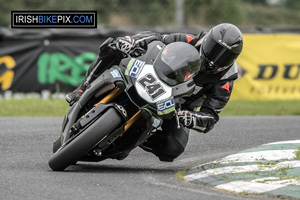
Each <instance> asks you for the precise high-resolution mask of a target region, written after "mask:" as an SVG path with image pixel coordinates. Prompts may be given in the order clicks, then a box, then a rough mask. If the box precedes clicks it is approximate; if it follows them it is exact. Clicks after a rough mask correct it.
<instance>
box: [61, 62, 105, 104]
mask: <svg viewBox="0 0 300 200" xmlns="http://www.w3.org/2000/svg"><path fill="white" fill-rule="evenodd" d="M101 62H102V60H101V59H100V58H99V57H98V58H97V59H96V60H95V61H94V62H93V63H92V64H91V66H90V68H89V70H88V71H87V73H86V74H85V78H84V80H83V81H82V83H81V84H80V85H79V86H78V87H77V88H76V89H75V90H74V91H73V92H71V93H68V94H67V95H66V97H65V99H66V101H67V102H68V103H69V104H70V106H72V105H73V104H74V103H75V102H77V101H78V100H79V99H80V97H81V96H82V94H83V93H84V92H85V90H86V89H87V88H88V86H89V85H90V84H91V83H92V82H93V81H94V80H95V79H96V78H97V77H98V76H97V75H96V72H97V71H99V70H100V69H99V68H101V66H100V64H101Z"/></svg>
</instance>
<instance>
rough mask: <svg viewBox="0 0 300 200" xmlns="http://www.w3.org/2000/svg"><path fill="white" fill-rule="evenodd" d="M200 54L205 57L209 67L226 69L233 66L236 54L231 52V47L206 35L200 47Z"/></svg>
mask: <svg viewBox="0 0 300 200" xmlns="http://www.w3.org/2000/svg"><path fill="white" fill-rule="evenodd" d="M200 53H201V54H203V56H205V58H206V59H207V61H208V62H209V64H210V65H211V66H215V67H219V68H226V67H229V66H230V65H232V64H233V62H234V60H235V59H236V58H237V57H238V54H236V53H234V52H232V51H231V47H230V46H228V45H227V44H225V43H223V42H222V41H221V40H219V41H215V40H214V39H213V38H212V36H211V34H207V37H206V38H205V39H204V42H203V44H202V45H201V50H200Z"/></svg>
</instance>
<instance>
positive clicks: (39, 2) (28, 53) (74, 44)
mask: <svg viewBox="0 0 300 200" xmlns="http://www.w3.org/2000/svg"><path fill="white" fill-rule="evenodd" d="M0 5H1V6H0V100H1V99H2V103H4V100H6V99H12V98H14V99H24V98H28V97H40V96H41V97H42V98H45V99H49V98H50V99H51V98H52V99H53V98H60V99H63V98H64V96H65V93H67V92H70V91H73V90H74V89H75V88H76V87H77V86H78V85H79V84H80V83H81V81H82V80H83V78H84V74H85V72H86V71H87V69H88V68H89V65H90V63H91V62H92V61H93V60H94V59H95V58H96V56H97V54H98V53H99V46H100V45H101V44H102V42H103V41H105V40H106V39H107V38H108V37H118V36H125V35H133V34H136V33H139V32H140V31H146V30H150V31H155V32H158V33H161V34H168V33H173V32H181V33H189V34H194V35H197V34H199V33H200V32H201V31H208V30H210V28H212V27H213V26H215V25H217V24H220V23H232V24H235V25H237V26H238V27H239V28H240V29H241V31H242V33H243V36H244V48H243V52H242V54H241V55H240V56H239V58H238V59H237V63H238V65H239V77H240V78H239V80H237V81H236V83H235V85H234V90H233V94H232V97H231V99H232V100H233V101H237V102H234V103H235V105H236V104H239V103H240V105H241V107H243V106H244V105H245V102H242V101H248V102H246V104H247V105H252V107H251V108H249V110H250V109H253V106H254V105H262V106H261V107H260V108H259V109H262V107H267V106H270V107H272V106H273V108H274V105H278V102H280V103H281V102H283V104H281V105H280V106H279V107H278V109H277V111H276V112H274V113H273V114H285V112H282V111H285V110H290V111H289V112H288V114H300V109H295V105H299V104H300V103H299V102H300V101H299V100H300V56H299V55H300V35H299V33H300V23H299V22H300V1H299V0H151V1H146V0H85V1H82V0H64V1H61V0H48V1H44V0H9V1H7V0H0ZM64 10H65V11H76V10H78V11H85V10H90V11H97V23H98V27H97V29H11V28H10V27H11V11H64ZM249 101H251V102H249ZM257 101H260V102H259V104H258V103H257ZM262 101H264V102H266V101H276V103H275V104H273V103H270V102H267V103H266V104H263V102H262ZM291 101H293V102H291ZM11 102H12V101H11ZM231 102H232V101H231ZM29 104H30V102H29ZM290 105H291V106H290ZM229 106H230V105H229ZM299 106H300V105H299ZM233 107H234V106H233ZM275 107H276V106H275ZM231 108H232V107H230V109H231ZM273 108H272V109H273ZM296 108H297V106H296ZM19 109H20V108H19ZM259 109H257V110H258V111H257V110H255V111H254V114H257V113H261V112H259ZM237 110H238V111H240V110H241V109H237ZM242 110H244V109H242ZM267 110H268V111H269V110H270V109H268V108H267V109H263V111H262V112H266V113H262V114H268V113H269V112H267ZM0 111H1V110H0ZM25 114H26V112H25ZM271 114H272V113H271ZM0 115H1V112H0ZM4 115H9V111H8V113H6V114H4Z"/></svg>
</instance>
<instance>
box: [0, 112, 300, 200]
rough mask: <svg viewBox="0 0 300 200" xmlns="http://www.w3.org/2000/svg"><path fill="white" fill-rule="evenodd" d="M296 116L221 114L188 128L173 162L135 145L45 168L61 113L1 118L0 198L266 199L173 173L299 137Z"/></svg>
mask: <svg viewBox="0 0 300 200" xmlns="http://www.w3.org/2000/svg"><path fill="white" fill-rule="evenodd" d="M299 121H300V116H297V117H296V116H295V117H294V116H289V117H221V119H220V121H219V123H218V124H217V125H216V127H215V128H214V129H213V131H211V132H210V133H208V134H206V135H204V134H199V133H196V132H191V134H190V140H189V144H188V147H187V149H186V151H185V152H184V153H183V154H182V155H181V156H180V157H179V158H177V160H175V161H174V162H173V163H165V162H160V161H159V160H158V159H157V158H156V157H155V156H154V155H152V154H150V153H147V152H144V151H143V150H141V149H135V150H133V151H132V153H131V154H130V155H129V156H128V157H127V158H126V159H125V160H123V161H117V160H111V159H110V160H105V161H102V162H99V163H83V162H79V163H78V164H77V165H76V166H72V167H69V168H67V170H66V171H64V172H53V171H51V170H50V168H49V167H48V159H49V157H50V156H51V154H52V143H53V142H54V140H55V139H57V138H58V134H59V131H60V126H61V122H62V118H60V117H57V118H41V117H36V118H23V117H22V118H0V127H1V129H0V199H11V200H14V199H16V200H17V199H18V200H19V199H22V200H32V199H39V200H40V199H60V200H62V199H73V200H76V199H97V200H99V199H109V200H111V199H118V200H119V199H122V200H129V199H130V200H133V199H138V200H140V199H172V200H173V199H179V200H186V199H205V200H206V199H209V200H219V199H222V200H229V199H230V200H231V199H234V200H236V199H243V200H244V199H268V198H266V197H260V196H251V195H248V196H243V195H239V194H233V193H229V192H224V191H220V190H216V189H212V188H210V187H207V186H202V185H198V184H193V183H188V182H184V181H181V180H180V179H179V178H178V177H176V176H175V174H176V172H178V171H180V170H183V169H185V168H186V167H191V166H196V165H199V164H202V163H206V162H210V161H214V160H216V159H219V158H223V157H225V156H227V155H230V154H234V153H236V152H239V151H241V150H245V149H249V148H252V147H256V146H259V145H262V144H265V143H270V142H277V141H285V140H297V139H298V140H299V138H300V135H299Z"/></svg>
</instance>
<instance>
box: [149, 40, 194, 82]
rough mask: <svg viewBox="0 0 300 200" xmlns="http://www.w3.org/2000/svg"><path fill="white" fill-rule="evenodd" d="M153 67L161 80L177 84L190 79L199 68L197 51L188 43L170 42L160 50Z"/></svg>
mask: <svg viewBox="0 0 300 200" xmlns="http://www.w3.org/2000/svg"><path fill="white" fill-rule="evenodd" d="M154 67H155V70H156V72H157V74H158V76H159V77H160V78H161V79H162V80H163V81H165V82H166V83H167V84H169V85H178V84H181V83H184V82H185V81H188V80H190V79H192V78H193V77H194V76H195V75H196V74H197V73H198V71H199V70H200V59H199V53H198V51H197V50H196V49H195V47H193V46H192V45H190V44H188V43H184V42H175V43H171V44H169V45H167V46H166V47H165V48H164V49H163V50H162V52H161V54H160V56H159V57H158V59H157V61H156V62H155V64H154Z"/></svg>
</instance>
